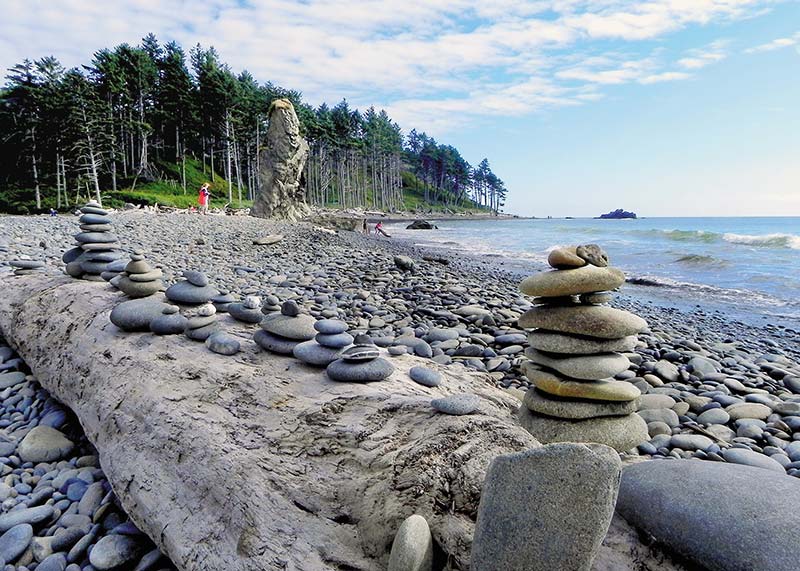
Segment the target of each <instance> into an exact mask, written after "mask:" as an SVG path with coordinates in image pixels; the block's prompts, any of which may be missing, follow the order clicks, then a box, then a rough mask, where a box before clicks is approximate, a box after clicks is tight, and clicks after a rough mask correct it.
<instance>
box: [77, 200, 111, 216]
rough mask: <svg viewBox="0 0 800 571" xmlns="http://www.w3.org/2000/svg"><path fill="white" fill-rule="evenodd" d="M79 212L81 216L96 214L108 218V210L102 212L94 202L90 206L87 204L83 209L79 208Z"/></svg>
mask: <svg viewBox="0 0 800 571" xmlns="http://www.w3.org/2000/svg"><path fill="white" fill-rule="evenodd" d="M81 212H82V213H83V214H97V215H98V216H108V210H104V209H102V208H100V205H99V204H97V203H96V202H93V203H92V204H87V205H86V206H84V207H83V208H81Z"/></svg>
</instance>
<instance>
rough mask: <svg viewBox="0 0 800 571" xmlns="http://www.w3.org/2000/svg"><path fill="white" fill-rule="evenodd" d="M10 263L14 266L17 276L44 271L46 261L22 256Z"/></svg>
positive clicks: (9, 263)
mask: <svg viewBox="0 0 800 571" xmlns="http://www.w3.org/2000/svg"><path fill="white" fill-rule="evenodd" d="M8 265H10V266H11V267H12V268H14V275H15V276H27V275H31V274H41V273H44V262H43V261H41V260H31V259H26V258H20V259H19V260H11V261H10V262H8Z"/></svg>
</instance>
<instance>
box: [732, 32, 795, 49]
mask: <svg viewBox="0 0 800 571" xmlns="http://www.w3.org/2000/svg"><path fill="white" fill-rule="evenodd" d="M792 46H800V32H797V33H796V34H794V35H793V36H790V37H788V38H777V39H775V40H772V41H771V42H767V43H766V44H761V45H759V46H755V47H752V48H748V49H746V50H744V53H746V54H756V53H761V52H772V51H775V50H779V49H782V48H790V47H792Z"/></svg>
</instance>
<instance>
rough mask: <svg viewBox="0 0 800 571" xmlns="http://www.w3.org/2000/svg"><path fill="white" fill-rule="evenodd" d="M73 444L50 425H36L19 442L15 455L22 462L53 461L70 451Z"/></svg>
mask: <svg viewBox="0 0 800 571" xmlns="http://www.w3.org/2000/svg"><path fill="white" fill-rule="evenodd" d="M74 447H75V445H74V444H73V443H72V441H71V440H69V439H68V438H67V437H66V436H64V434H63V433H62V432H60V431H58V430H56V429H55V428H52V427H50V426H36V427H34V428H33V429H32V430H31V431H30V432H28V434H27V435H25V438H23V439H22V441H21V442H20V443H19V446H18V447H17V455H18V456H19V457H20V459H21V460H22V461H23V462H33V463H39V462H53V461H55V460H61V459H62V458H64V457H65V456H66V455H67V454H69V453H70V452H72V449H73V448H74Z"/></svg>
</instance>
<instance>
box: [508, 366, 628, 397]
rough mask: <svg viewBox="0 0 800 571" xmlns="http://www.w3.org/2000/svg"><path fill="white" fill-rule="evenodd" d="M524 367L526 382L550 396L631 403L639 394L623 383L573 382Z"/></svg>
mask: <svg viewBox="0 0 800 571" xmlns="http://www.w3.org/2000/svg"><path fill="white" fill-rule="evenodd" d="M525 365H527V364H525ZM525 365H523V371H524V373H525V376H526V377H527V378H528V380H529V381H531V382H532V383H533V384H534V386H535V387H536V388H537V389H539V390H540V391H544V392H546V393H548V394H550V395H554V396H558V397H568V398H583V399H589V400H604V401H632V400H636V398H637V397H639V395H640V394H641V391H639V389H638V388H636V387H635V386H634V385H632V384H631V383H628V382H625V381H614V380H610V379H608V380H598V381H575V380H571V379H565V378H562V377H560V376H558V375H554V374H552V373H548V372H545V371H539V370H537V369H534V368H533V367H531V366H525Z"/></svg>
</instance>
